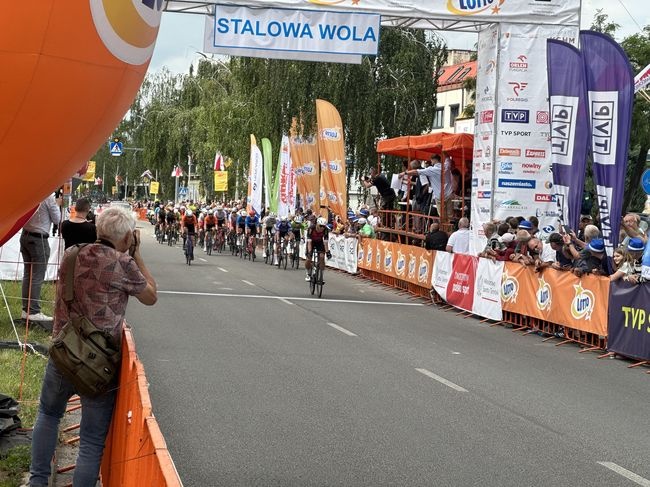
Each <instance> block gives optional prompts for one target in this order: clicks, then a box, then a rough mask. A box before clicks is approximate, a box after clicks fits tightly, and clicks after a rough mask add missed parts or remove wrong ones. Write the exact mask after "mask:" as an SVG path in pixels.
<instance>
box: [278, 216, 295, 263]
mask: <svg viewBox="0 0 650 487" xmlns="http://www.w3.org/2000/svg"><path fill="white" fill-rule="evenodd" d="M289 235H291V236H292V237H293V233H292V232H291V224H290V223H289V219H288V218H287V217H286V216H282V217H280V221H279V222H277V223H276V224H275V253H276V255H278V256H279V255H280V250H281V249H282V241H284V242H285V243H286V242H287V241H288V240H289ZM279 265H280V259H279V258H278V266H279Z"/></svg>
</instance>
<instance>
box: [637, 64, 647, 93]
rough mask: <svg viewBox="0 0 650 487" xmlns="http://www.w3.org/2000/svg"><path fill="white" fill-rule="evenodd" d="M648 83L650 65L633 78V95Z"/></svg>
mask: <svg viewBox="0 0 650 487" xmlns="http://www.w3.org/2000/svg"><path fill="white" fill-rule="evenodd" d="M649 83H650V64H648V65H647V66H646V67H645V68H643V69H642V70H641V72H640V73H639V74H637V75H636V76H635V77H634V93H636V92H637V91H640V90H643V89H644V88H645V87H646V86H648V84H649Z"/></svg>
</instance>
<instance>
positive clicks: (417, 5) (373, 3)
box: [165, 0, 580, 32]
mask: <svg viewBox="0 0 650 487" xmlns="http://www.w3.org/2000/svg"><path fill="white" fill-rule="evenodd" d="M221 3H223V4H237V5H246V6H250V7H255V8H259V9H270V8H274V9H302V10H305V11H310V10H311V11H319V10H320V11H322V10H327V9H330V10H331V9H332V8H333V7H335V8H336V10H338V11H340V12H341V13H344V14H345V15H350V14H351V13H354V14H359V13H372V14H380V15H381V16H382V25H386V26H395V25H404V19H409V20H410V21H409V22H408V23H407V25H408V26H409V27H415V28H426V29H431V28H432V23H431V21H432V20H435V21H436V22H435V24H434V25H435V26H436V28H439V29H444V28H445V27H447V26H449V27H452V26H453V28H454V29H455V30H457V29H467V30H471V31H472V32H476V23H477V22H483V23H499V22H514V23H530V24H552V25H558V24H561V25H575V26H578V24H579V22H580V0H535V1H532V0H480V1H478V0H444V1H438V2H423V1H417V2H416V1H408V2H407V1H400V2H398V1H395V0H362V1H359V0H249V1H245V0H237V1H229V0H222V1H221ZM165 10H167V11H171V12H174V11H184V10H185V11H188V10H189V11H201V12H205V4H204V2H189V3H188V2H186V1H180V0H176V1H175V0H170V2H169V3H168V5H166V8H165Z"/></svg>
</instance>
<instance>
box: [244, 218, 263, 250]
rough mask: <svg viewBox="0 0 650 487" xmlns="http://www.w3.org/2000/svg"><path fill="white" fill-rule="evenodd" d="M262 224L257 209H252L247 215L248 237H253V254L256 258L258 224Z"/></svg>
mask: <svg viewBox="0 0 650 487" xmlns="http://www.w3.org/2000/svg"><path fill="white" fill-rule="evenodd" d="M259 224H260V219H259V218H258V216H257V212H256V211H255V210H251V211H250V213H249V214H248V216H247V217H246V235H247V236H248V239H251V238H252V245H251V247H252V249H253V250H252V252H251V255H252V256H253V258H255V236H256V235H257V226H258V225H259Z"/></svg>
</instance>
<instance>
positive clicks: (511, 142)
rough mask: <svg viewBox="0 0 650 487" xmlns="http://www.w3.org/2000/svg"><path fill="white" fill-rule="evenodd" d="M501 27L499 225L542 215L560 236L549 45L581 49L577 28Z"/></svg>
mask: <svg viewBox="0 0 650 487" xmlns="http://www.w3.org/2000/svg"><path fill="white" fill-rule="evenodd" d="M501 28H502V35H501V36H500V49H499V52H500V58H499V73H500V75H499V80H500V82H499V89H498V98H497V109H496V111H497V112H498V117H497V127H498V128H497V130H496V143H495V146H496V147H495V178H494V193H493V196H494V206H493V215H492V216H493V218H495V219H498V220H505V219H506V218H508V217H510V216H524V217H526V218H528V217H529V216H536V217H537V218H538V219H539V221H540V228H545V229H547V230H549V231H555V230H557V225H558V224H557V206H556V204H555V203H554V199H553V194H554V189H553V176H552V173H551V166H550V163H551V150H552V147H551V136H552V133H551V114H550V113H549V104H548V80H547V73H546V40H547V39H549V38H559V39H561V40H564V41H566V42H570V43H573V44H575V43H576V40H577V34H578V33H577V29H576V28H574V27H562V26H558V27H551V26H543V25H502V27H501Z"/></svg>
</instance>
